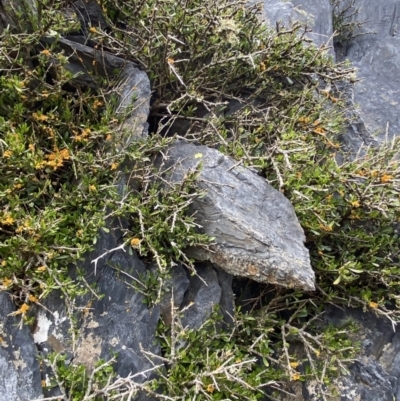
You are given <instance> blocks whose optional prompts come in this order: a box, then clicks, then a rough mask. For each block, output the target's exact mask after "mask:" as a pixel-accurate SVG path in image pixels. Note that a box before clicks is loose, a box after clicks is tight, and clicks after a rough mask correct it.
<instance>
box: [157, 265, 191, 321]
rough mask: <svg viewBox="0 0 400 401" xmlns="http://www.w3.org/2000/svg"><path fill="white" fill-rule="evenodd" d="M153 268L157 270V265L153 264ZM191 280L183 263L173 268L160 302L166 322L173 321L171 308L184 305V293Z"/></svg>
mask: <svg viewBox="0 0 400 401" xmlns="http://www.w3.org/2000/svg"><path fill="white" fill-rule="evenodd" d="M152 268H153V270H157V267H156V266H152ZM189 285H190V280H189V278H188V274H187V272H186V270H185V269H184V268H183V266H182V265H181V264H178V265H176V266H174V267H173V268H172V269H171V278H169V279H168V280H166V281H165V282H164V285H163V289H164V291H165V292H164V295H163V297H162V299H161V302H160V304H159V307H160V314H161V316H162V317H163V320H164V323H165V324H166V325H168V326H169V325H170V324H171V322H172V310H171V308H172V307H173V308H180V307H181V306H182V302H183V298H184V295H185V293H186V291H187V289H188V288H189Z"/></svg>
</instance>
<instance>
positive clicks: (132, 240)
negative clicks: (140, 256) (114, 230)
mask: <svg viewBox="0 0 400 401" xmlns="http://www.w3.org/2000/svg"><path fill="white" fill-rule="evenodd" d="M139 244H140V239H139V238H132V239H131V245H132V246H133V247H137V246H138V245H139Z"/></svg>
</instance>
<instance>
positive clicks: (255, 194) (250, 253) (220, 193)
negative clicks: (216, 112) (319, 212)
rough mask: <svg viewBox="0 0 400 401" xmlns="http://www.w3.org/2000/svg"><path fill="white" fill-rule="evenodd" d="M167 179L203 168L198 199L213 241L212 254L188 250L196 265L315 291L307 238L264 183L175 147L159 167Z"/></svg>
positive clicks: (225, 161)
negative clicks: (201, 194)
mask: <svg viewBox="0 0 400 401" xmlns="http://www.w3.org/2000/svg"><path fill="white" fill-rule="evenodd" d="M156 165H157V166H158V168H159V169H160V171H161V172H162V171H167V173H165V174H164V179H166V180H168V181H170V182H180V181H181V180H182V179H183V178H184V177H185V175H186V174H187V173H188V172H189V171H193V170H195V169H197V168H199V169H200V170H201V171H200V175H199V178H198V180H197V183H198V187H199V188H200V189H205V190H206V195H205V196H204V197H201V198H198V199H196V200H195V201H194V202H193V204H192V206H191V212H194V213H196V218H197V222H198V223H199V224H201V225H202V226H203V228H202V231H203V232H205V233H206V234H208V235H209V236H211V237H215V244H214V245H212V246H211V249H210V250H205V249H203V248H190V249H188V250H187V252H188V254H189V255H190V256H191V257H193V258H195V259H197V260H202V261H205V260H208V261H211V262H212V263H214V264H216V265H218V266H219V267H221V268H222V269H223V270H225V271H226V272H228V273H230V274H233V275H236V276H243V277H248V278H251V279H253V280H256V281H259V282H265V283H273V284H278V285H282V286H285V287H299V288H303V289H305V290H313V289H314V272H313V271H312V269H311V266H310V259H309V253H308V250H307V249H306V248H305V246H304V240H305V237H304V232H303V230H302V228H301V226H300V224H299V222H298V221H297V218H296V215H295V212H294V209H293V206H292V205H291V204H290V202H289V201H288V199H286V198H285V197H284V196H283V194H282V193H280V192H279V191H277V190H275V189H274V188H272V187H271V186H270V185H269V184H268V183H267V182H266V181H265V179H263V178H262V177H260V176H258V175H257V174H255V173H254V172H252V171H250V170H249V169H246V168H244V167H242V166H239V165H238V163H237V162H235V161H234V160H233V159H231V158H229V157H227V156H224V155H223V154H222V153H220V152H218V151H217V150H215V149H210V148H207V147H205V146H195V145H192V144H188V143H185V142H183V141H177V142H176V143H175V144H174V145H173V146H171V147H170V148H169V149H168V151H167V152H166V156H165V158H164V156H160V157H159V158H158V160H157V161H156Z"/></svg>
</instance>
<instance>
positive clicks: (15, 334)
mask: <svg viewBox="0 0 400 401" xmlns="http://www.w3.org/2000/svg"><path fill="white" fill-rule="evenodd" d="M15 311H16V308H15V306H14V305H13V303H12V302H11V299H10V298H9V295H8V294H7V293H6V292H5V291H3V292H0V401H14V400H19V401H29V400H33V399H35V398H40V397H43V393H42V385H41V381H40V379H41V377H40V368H39V361H38V359H37V357H38V353H37V349H36V347H35V344H34V343H33V341H32V334H31V332H30V329H29V327H28V326H26V325H23V326H22V328H21V329H20V328H19V323H20V317H19V316H10V314H12V313H13V312H15Z"/></svg>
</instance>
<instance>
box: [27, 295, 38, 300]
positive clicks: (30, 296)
mask: <svg viewBox="0 0 400 401" xmlns="http://www.w3.org/2000/svg"><path fill="white" fill-rule="evenodd" d="M28 299H29V301H31V302H37V301H38V299H37V298H36V297H35V296H34V295H32V294H29V297H28Z"/></svg>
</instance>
